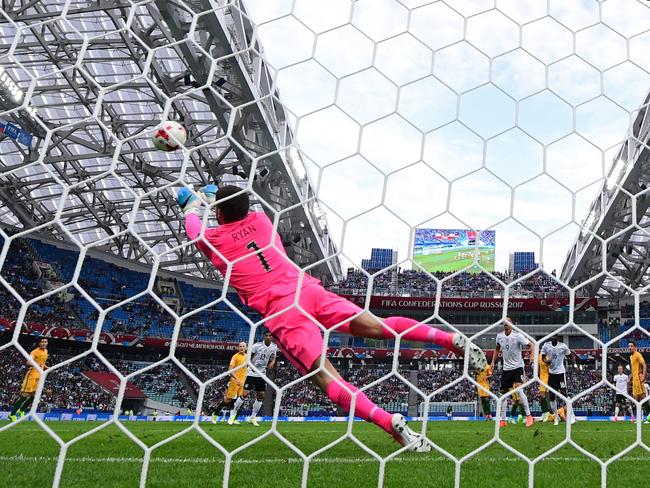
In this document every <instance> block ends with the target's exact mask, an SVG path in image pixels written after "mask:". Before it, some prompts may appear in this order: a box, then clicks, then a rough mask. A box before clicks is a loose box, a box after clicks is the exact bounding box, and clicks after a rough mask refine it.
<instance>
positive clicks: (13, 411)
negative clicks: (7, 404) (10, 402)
mask: <svg viewBox="0 0 650 488" xmlns="http://www.w3.org/2000/svg"><path fill="white" fill-rule="evenodd" d="M26 400H27V397H24V396H20V397H18V400H16V402H15V403H14V406H13V408H12V409H11V413H10V414H9V415H16V413H18V410H20V409H21V408H22V406H23V403H25V401H26Z"/></svg>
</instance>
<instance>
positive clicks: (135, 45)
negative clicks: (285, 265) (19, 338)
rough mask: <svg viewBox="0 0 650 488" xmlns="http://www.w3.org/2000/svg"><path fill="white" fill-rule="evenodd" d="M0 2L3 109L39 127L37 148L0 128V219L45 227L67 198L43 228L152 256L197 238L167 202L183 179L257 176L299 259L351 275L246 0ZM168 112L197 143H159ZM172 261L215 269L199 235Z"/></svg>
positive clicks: (324, 275)
mask: <svg viewBox="0 0 650 488" xmlns="http://www.w3.org/2000/svg"><path fill="white" fill-rule="evenodd" d="M2 7H3V9H4V12H5V15H6V17H0V53H1V55H2V57H0V66H2V67H3V68H4V69H5V71H6V73H7V74H8V75H9V76H10V77H11V79H12V80H13V81H14V82H15V83H16V84H17V85H18V86H19V87H20V88H21V89H22V90H23V92H24V93H25V97H24V98H23V99H22V100H15V99H12V97H11V96H9V94H7V93H6V90H3V89H0V110H2V113H1V114H0V118H2V119H4V120H6V121H9V122H11V123H13V124H16V125H17V126H19V127H20V128H21V129H22V130H24V131H26V132H29V133H31V134H33V136H34V140H33V142H32V145H31V147H29V148H27V147H25V146H24V145H22V144H21V143H19V142H17V141H16V140H13V139H11V138H9V137H6V136H0V137H2V139H3V140H2V143H1V144H0V199H1V200H2V209H1V210H0V212H1V213H0V219H2V222H3V224H5V225H7V226H13V227H18V228H22V229H30V228H34V227H37V226H42V225H44V224H47V223H49V222H52V221H53V219H54V217H55V212H56V210H57V206H58V205H59V204H62V205H63V212H62V214H61V216H60V218H59V219H58V222H57V223H52V224H51V225H47V226H46V227H43V228H41V229H40V230H39V232H44V233H46V234H47V235H48V236H50V237H56V238H59V239H66V238H67V237H66V234H65V232H63V230H62V228H61V227H62V226H63V227H65V228H66V229H67V230H68V231H69V232H70V233H72V234H73V235H74V236H75V238H76V239H77V240H78V241H79V242H80V243H81V244H83V245H94V246H97V247H98V248H100V249H102V250H104V251H106V252H110V253H111V254H114V255H118V256H121V257H123V258H125V259H131V260H138V261H141V262H145V263H152V262H153V259H154V254H153V253H160V252H163V251H167V250H168V249H171V248H175V247H177V246H179V245H180V244H182V243H184V242H186V240H187V239H186V237H185V235H184V232H183V229H182V227H181V222H182V219H180V217H181V216H180V215H179V213H178V210H177V209H176V208H175V206H174V205H173V201H172V199H173V192H172V187H176V186H178V185H176V184H174V182H175V181H177V180H178V179H181V178H182V179H183V180H184V181H185V182H186V183H187V184H189V185H195V186H201V185H204V184H207V183H210V182H215V181H216V182H229V183H232V182H235V183H237V184H240V185H244V184H246V183H247V182H250V180H251V179H252V180H253V181H252V188H253V191H254V195H252V197H253V198H254V201H255V202H256V204H259V205H261V208H264V210H265V211H266V212H267V213H268V214H269V215H270V216H271V217H272V218H273V217H275V215H276V212H280V213H279V214H278V220H279V224H278V230H279V232H280V235H281V237H282V240H283V243H284V245H285V248H286V249H287V252H288V254H289V257H290V258H292V259H293V260H294V261H295V262H296V263H298V264H299V265H301V266H303V267H305V266H308V265H311V264H313V263H316V262H320V263H319V264H318V265H317V266H316V267H314V268H313V269H311V271H312V272H313V273H314V274H316V275H317V276H319V277H320V278H321V279H323V280H325V281H331V280H333V279H337V278H338V277H339V276H340V274H341V271H340V264H339V262H338V259H337V258H336V257H333V258H330V259H328V260H324V258H326V257H330V256H333V255H334V254H335V253H336V248H335V246H334V244H333V242H332V241H331V239H330V238H329V235H328V230H327V225H326V222H325V219H324V216H323V213H322V212H321V211H320V208H319V206H318V203H317V202H316V201H315V195H314V192H313V189H312V187H311V186H310V183H309V181H308V179H307V178H306V176H305V173H304V167H302V162H301V161H300V155H299V153H298V151H297V150H295V148H294V149H291V146H292V143H293V134H292V130H291V127H290V124H289V122H288V120H287V118H288V115H287V113H286V112H285V110H284V108H283V107H282V105H281V104H280V103H279V94H278V93H277V91H275V89H274V86H273V80H272V77H271V74H270V70H269V69H268V68H267V65H266V62H265V61H264V59H263V58H262V56H261V55H260V52H261V49H260V46H259V45H258V43H257V40H256V39H254V38H253V25H252V23H251V22H250V21H249V19H248V17H247V16H246V11H245V9H244V6H243V5H241V4H240V3H239V2H238V1H237V2H232V3H228V2H223V1H219V2H215V1H210V0H201V1H192V2H181V1H168V0H165V1H151V2H147V3H142V4H139V5H137V6H134V5H132V4H131V3H130V2H120V1H117V2H115V1H111V2H108V1H73V2H71V3H70V4H68V5H67V10H66V8H65V7H66V3H65V2H63V1H58V0H50V1H47V2H40V1H36V2H3V5H2ZM190 9H192V10H190ZM197 14H199V15H197ZM165 109H167V110H168V115H167V117H166V118H168V119H173V120H179V121H181V122H182V123H183V125H184V126H185V127H186V129H187V131H188V141H187V144H186V146H187V151H180V150H179V151H176V152H173V153H163V152H160V151H156V150H155V149H154V148H153V145H152V144H151V142H150V136H151V132H152V129H153V128H154V127H155V126H156V125H157V124H158V123H159V122H160V121H161V119H162V118H163V117H164V115H163V112H164V110H165ZM165 185H169V186H168V187H165ZM65 188H69V189H70V190H69V191H68V192H67V193H64V189H65ZM62 194H64V195H65V201H63V202H61V201H60V199H61V195H62ZM136 197H140V198H141V200H140V202H139V204H137V199H136ZM303 202H306V203H303ZM285 209H289V210H286V211H283V210H285ZM152 251H153V253H152ZM161 261H162V264H161V266H163V267H164V268H166V269H168V270H173V271H179V272H189V273H193V274H198V275H200V276H203V277H214V271H213V270H212V267H211V266H208V265H206V262H205V259H204V258H203V256H202V255H201V254H200V253H198V252H197V251H196V250H195V249H194V247H193V246H184V247H180V248H177V249H175V250H174V251H173V252H169V253H166V254H164V255H163V257H162V259H161Z"/></svg>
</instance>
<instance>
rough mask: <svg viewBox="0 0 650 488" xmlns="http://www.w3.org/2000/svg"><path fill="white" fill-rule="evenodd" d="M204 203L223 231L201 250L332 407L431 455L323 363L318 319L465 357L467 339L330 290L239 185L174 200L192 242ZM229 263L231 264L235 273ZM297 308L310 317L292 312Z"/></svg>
mask: <svg viewBox="0 0 650 488" xmlns="http://www.w3.org/2000/svg"><path fill="white" fill-rule="evenodd" d="M201 198H203V199H204V200H205V201H206V202H207V203H213V202H215V201H216V202H217V205H216V217H217V222H218V223H219V225H218V226H217V227H213V228H208V229H206V230H205V233H204V235H203V237H202V238H201V239H199V240H198V241H196V246H197V247H198V249H199V250H200V251H201V252H202V253H203V254H205V256H206V257H208V258H209V259H210V261H212V263H213V264H214V266H215V267H216V268H217V269H218V270H219V271H220V272H221V274H222V275H223V276H230V280H229V282H230V285H232V286H233V287H234V288H235V290H237V292H238V294H239V296H240V297H241V299H242V301H243V302H244V303H245V304H246V305H248V306H249V307H252V308H254V309H255V310H257V311H258V312H259V313H260V314H262V315H263V316H264V317H265V319H266V320H265V322H266V327H267V328H268V329H269V331H270V332H271V333H272V334H273V337H274V338H275V340H276V342H277V343H278V346H279V347H280V349H281V350H282V352H283V353H284V355H285V356H286V357H287V359H288V360H289V361H290V362H291V363H292V364H293V365H294V366H295V367H296V368H297V369H298V371H300V374H301V375H305V374H307V373H309V372H312V371H315V370H318V372H317V373H316V374H315V375H313V376H311V377H310V379H311V381H312V382H313V383H314V384H315V385H316V386H318V387H319V388H320V389H321V390H323V392H325V394H326V395H327V396H328V398H329V399H330V400H332V402H334V403H336V404H337V405H339V406H340V407H341V408H343V409H345V410H346V411H348V412H349V411H350V407H351V403H352V398H353V395H355V396H356V401H355V405H354V415H356V416H358V417H361V418H362V419H364V420H367V421H369V422H372V423H374V424H376V425H377V426H379V427H380V428H381V429H383V430H385V431H386V432H388V433H389V434H390V435H391V436H393V438H395V439H396V440H397V441H398V442H399V443H400V444H402V445H404V446H408V448H409V449H410V450H413V451H422V452H424V451H430V450H431V446H430V445H429V444H428V443H427V442H426V440H425V439H424V438H423V436H421V435H420V434H418V433H416V432H414V431H413V430H411V429H410V428H409V427H408V426H407V425H406V420H405V418H404V417H403V416H402V415H401V414H393V415H392V414H390V413H388V412H386V411H385V410H383V409H381V408H379V407H378V406H377V405H375V404H374V403H373V402H372V401H371V400H370V399H369V398H368V397H367V396H366V395H365V394H364V393H363V392H361V391H359V389H358V388H356V387H355V386H353V385H351V384H350V383H348V382H346V381H345V380H344V379H343V378H341V376H340V375H339V374H338V372H337V371H336V369H335V368H334V366H332V364H331V363H330V362H329V360H327V358H325V357H323V356H324V351H325V348H324V347H323V337H322V335H321V330H320V328H319V327H318V326H317V325H316V321H317V322H318V323H319V324H321V325H322V326H323V327H325V328H327V329H330V328H333V327H335V326H339V327H338V328H336V330H337V332H343V333H348V334H352V335H354V336H359V337H369V338H373V339H393V338H394V337H395V335H394V333H404V335H403V336H402V337H403V338H404V339H406V340H411V341H418V342H429V343H435V344H439V345H441V346H443V347H445V348H447V349H450V350H453V351H455V352H456V353H459V354H463V353H464V352H465V348H466V344H467V342H466V339H465V337H464V336H463V335H461V334H457V333H448V332H445V331H442V330H439V329H436V328H434V327H430V326H428V325H423V324H419V323H418V322H417V321H416V320H413V319H409V318H404V317H389V318H387V319H384V320H383V322H382V321H380V320H378V319H377V318H375V317H373V316H372V315H371V314H370V313H368V312H365V311H363V309H361V308H359V307H358V306H357V305H355V304H353V303H352V302H350V301H348V300H346V299H345V298H343V297H339V296H338V295H335V294H334V293H331V292H329V291H327V290H325V289H324V288H323V287H322V286H321V284H320V282H319V281H318V280H317V279H316V278H314V277H312V276H310V275H309V274H308V273H305V272H301V270H300V269H299V268H298V267H297V266H296V265H295V264H294V263H292V262H290V260H289V258H288V257H287V255H286V253H285V251H284V248H283V246H282V241H281V239H280V236H279V235H278V234H277V232H276V231H275V230H274V229H273V223H272V222H271V221H270V219H269V218H268V217H267V216H266V214H264V213H262V212H251V211H250V209H249V207H250V203H249V197H248V193H246V191H244V190H242V189H240V188H238V187H236V186H223V187H221V188H219V189H218V190H217V187H216V186H215V185H208V186H206V187H204V188H202V189H201V190H200V191H199V192H198V194H195V193H193V192H191V191H190V190H189V189H187V188H181V189H180V190H179V191H178V193H177V196H176V202H177V203H178V204H179V206H180V207H181V209H182V210H183V212H184V214H185V230H186V232H187V236H188V237H189V238H190V239H191V240H195V239H197V238H198V237H199V235H200V234H201V230H202V223H201V219H200V217H199V215H198V213H199V208H200V207H201ZM228 263H232V269H231V272H230V274H228V272H227V271H228ZM296 303H297V304H299V305H300V308H302V310H303V311H304V312H306V313H307V314H309V316H311V318H310V317H308V316H307V315H306V314H305V313H303V312H302V311H301V310H300V309H299V308H298V307H296V306H294V304H296ZM467 349H468V352H469V364H470V366H471V367H473V368H475V369H478V370H483V369H485V368H486V366H487V361H486V359H485V354H484V353H483V351H482V350H481V349H479V348H478V347H476V346H475V345H474V344H471V343H470V344H469V346H468V348H467ZM321 361H322V368H321V369H320V370H319V367H320V366H321Z"/></svg>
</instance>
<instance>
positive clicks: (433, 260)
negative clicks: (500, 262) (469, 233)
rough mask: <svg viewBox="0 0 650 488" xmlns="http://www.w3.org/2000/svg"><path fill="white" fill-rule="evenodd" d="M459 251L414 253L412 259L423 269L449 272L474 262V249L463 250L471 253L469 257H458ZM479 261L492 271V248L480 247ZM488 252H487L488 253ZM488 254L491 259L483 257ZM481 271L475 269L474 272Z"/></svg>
mask: <svg viewBox="0 0 650 488" xmlns="http://www.w3.org/2000/svg"><path fill="white" fill-rule="evenodd" d="M460 252H461V251H459V250H458V249H454V250H450V251H446V252H442V253H440V254H427V255H417V254H416V255H414V256H413V259H414V261H415V262H416V263H418V264H419V265H420V266H422V268H423V269H426V270H427V271H431V272H438V271H440V272H445V273H446V272H450V271H456V270H459V269H463V268H466V267H467V266H470V265H471V264H472V263H474V249H473V248H472V249H469V250H464V252H465V253H471V254H472V256H471V257H466V258H464V259H458V258H457V257H458V254H459V253H460ZM479 252H480V257H479V263H480V264H481V266H483V267H484V268H485V269H487V270H488V271H494V249H492V248H480V251H479ZM488 253H489V254H488ZM488 255H489V256H490V257H491V259H490V260H487V259H485V257H487V256H488ZM484 256H485V257H484ZM479 271H481V270H480V269H477V271H476V272H479Z"/></svg>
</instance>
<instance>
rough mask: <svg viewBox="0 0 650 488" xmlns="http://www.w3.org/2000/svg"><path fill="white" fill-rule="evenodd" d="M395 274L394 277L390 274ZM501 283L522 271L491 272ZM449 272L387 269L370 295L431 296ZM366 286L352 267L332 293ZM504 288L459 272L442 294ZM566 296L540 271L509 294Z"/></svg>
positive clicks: (493, 294) (487, 294)
mask: <svg viewBox="0 0 650 488" xmlns="http://www.w3.org/2000/svg"><path fill="white" fill-rule="evenodd" d="M395 273H397V279H395V277H394V274H395ZM492 274H493V275H494V276H495V277H496V278H498V279H499V280H501V281H502V282H503V283H506V284H508V283H512V282H513V281H515V280H517V279H520V278H522V277H523V276H525V273H500V272H494V273H492ZM451 275H452V273H432V274H431V275H429V274H428V273H424V272H421V271H415V270H404V269H399V270H389V271H385V272H384V273H381V274H378V275H375V276H374V278H373V281H372V294H373V295H399V296H427V297H430V296H434V295H435V293H436V287H437V284H436V281H435V280H433V279H432V278H431V276H434V277H435V278H437V279H439V280H442V279H444V278H446V277H448V276H451ZM367 287H368V275H367V274H366V273H364V272H363V271H360V270H356V269H354V268H350V269H348V273H347V276H346V279H345V280H343V281H341V282H339V283H338V284H336V285H334V286H332V287H331V288H330V289H331V290H332V291H334V292H340V293H347V294H353V295H364V294H365V293H366V290H367ZM503 293H504V288H503V286H501V285H500V284H499V282H497V281H496V280H494V279H493V278H492V277H491V276H490V275H489V274H487V273H468V272H460V273H458V274H455V275H454V276H453V277H451V278H448V279H447V280H446V281H445V282H444V283H443V285H442V294H443V296H448V297H467V298H479V297H481V298H498V297H502V296H503ZM565 295H566V296H568V290H567V289H566V288H565V287H564V286H562V285H561V284H560V283H559V282H557V281H556V280H555V279H554V278H553V277H552V276H549V275H547V274H544V273H535V274H533V275H531V276H529V277H527V278H525V279H523V280H522V281H520V282H518V283H515V284H514V285H512V287H511V289H510V296H511V297H518V298H549V297H558V296H565Z"/></svg>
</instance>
